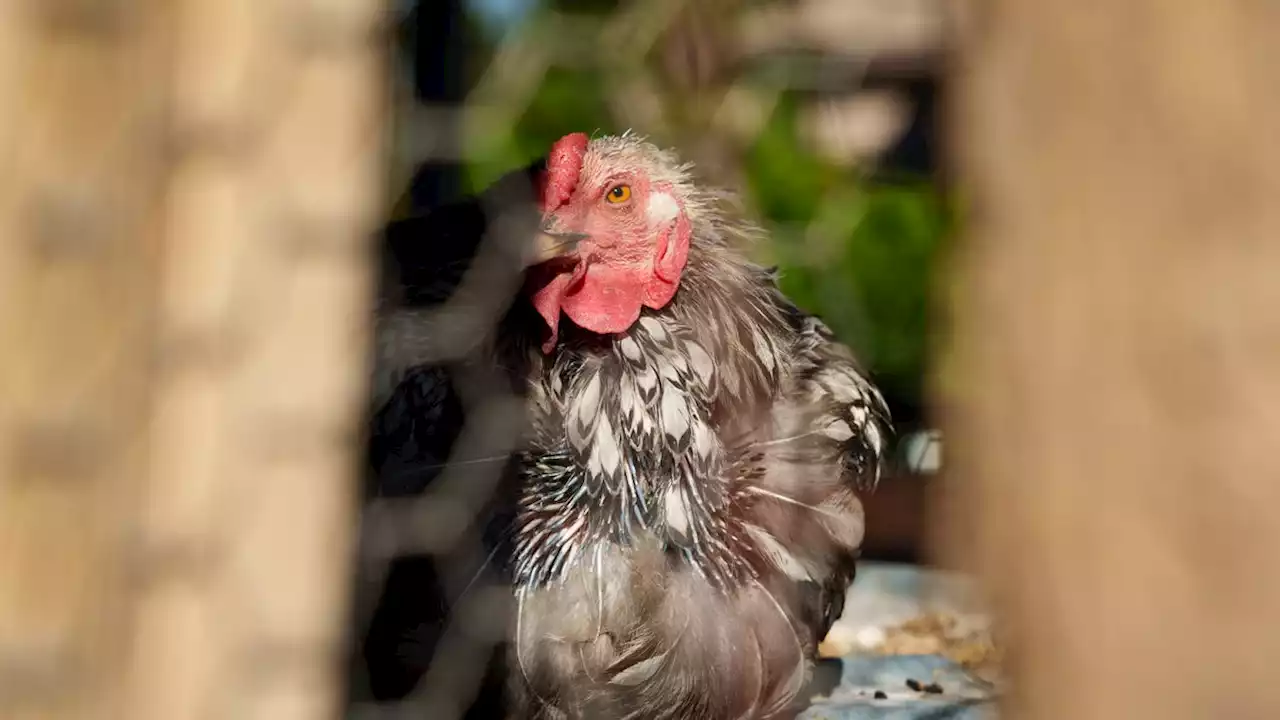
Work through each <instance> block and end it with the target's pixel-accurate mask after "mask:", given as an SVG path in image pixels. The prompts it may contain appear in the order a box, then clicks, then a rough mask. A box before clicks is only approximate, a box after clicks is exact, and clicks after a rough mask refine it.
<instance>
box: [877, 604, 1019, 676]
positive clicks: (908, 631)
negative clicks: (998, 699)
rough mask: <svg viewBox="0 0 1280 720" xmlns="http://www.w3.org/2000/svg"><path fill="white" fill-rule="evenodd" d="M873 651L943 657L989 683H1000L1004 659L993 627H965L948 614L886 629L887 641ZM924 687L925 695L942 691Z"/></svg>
mask: <svg viewBox="0 0 1280 720" xmlns="http://www.w3.org/2000/svg"><path fill="white" fill-rule="evenodd" d="M871 651H872V652H874V653H877V654H880V655H941V656H943V657H945V658H947V659H948V660H950V661H951V662H953V663H955V664H957V665H959V666H961V667H963V668H964V669H965V670H967V671H968V672H970V673H972V674H973V675H975V676H976V677H979V678H981V679H983V680H986V681H988V682H995V681H996V680H998V678H999V674H1000V673H999V669H1000V663H1001V657H1002V656H1001V652H1000V649H999V648H998V647H997V645H996V642H995V638H994V636H993V633H992V632H991V630H990V628H985V627H965V625H964V624H963V623H961V622H960V620H959V619H958V618H956V617H955V616H954V615H949V614H945V613H928V614H925V615H921V616H919V617H915V618H912V619H910V620H908V621H906V622H904V623H902V624H901V625H898V626H896V627H890V628H887V629H886V630H885V639H884V642H882V643H880V644H879V645H878V646H877V647H874V648H872V649H871ZM931 685H934V686H936V683H931ZM925 688H926V686H925V685H924V684H921V687H920V689H921V690H923V691H925V692H941V688H939V689H938V690H937V691H934V690H932V689H925ZM913 689H916V688H913Z"/></svg>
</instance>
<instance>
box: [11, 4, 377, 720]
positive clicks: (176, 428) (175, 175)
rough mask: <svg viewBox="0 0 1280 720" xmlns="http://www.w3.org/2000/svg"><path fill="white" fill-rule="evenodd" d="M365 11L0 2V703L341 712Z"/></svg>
mask: <svg viewBox="0 0 1280 720" xmlns="http://www.w3.org/2000/svg"><path fill="white" fill-rule="evenodd" d="M381 9H382V8H381V7H380V3H379V2H377V0H347V1H345V2H337V1H324V0H280V1H278V2H270V3H264V2H257V1H255V0H182V1H180V2H159V1H158V0H154V1H153V0H117V1H115V2H106V3H85V2H74V1H72V0H40V1H39V2H7V3H0V109H2V111H0V157H3V158H4V172H3V173H0V238H3V240H0V578H3V581H2V582H0V716H3V717H5V718H10V717H13V718H59V719H61V718H90V717H92V718H120V719H121V720H175V719H176V718H206V719H209V718H228V719H231V718H234V719H236V720H239V719H240V718H245V719H256V718H270V719H271V720H289V719H292V718H321V717H334V716H336V713H337V708H336V703H335V701H336V699H337V696H338V687H337V681H338V679H339V674H340V669H341V663H340V659H341V652H340V644H341V642H342V641H343V639H344V638H343V637H342V634H341V628H340V622H341V620H342V619H343V618H344V617H345V613H344V608H343V604H344V602H345V599H346V597H347V592H346V588H345V586H344V582H345V580H346V573H347V568H348V557H349V556H350V554H351V548H350V541H351V532H352V522H353V520H354V514H353V511H352V504H353V500H354V495H355V493H354V490H353V488H352V487H351V475H352V474H353V470H354V468H355V460H354V457H353V448H354V443H353V441H354V440H355V439H356V437H357V435H358V432H359V425H358V421H359V413H358V411H359V410H360V409H361V407H360V403H361V398H362V395H363V392H364V374H365V373H364V355H365V347H366V345H365V343H366V332H367V330H366V325H367V323H366V320H365V318H366V313H367V310H368V302H369V299H370V292H369V281H370V279H371V277H370V274H369V272H368V268H367V262H366V258H365V253H364V252H363V251H364V249H365V247H366V239H367V238H368V236H369V231H370V230H371V225H372V220H373V215H374V213H375V212H376V211H377V209H378V208H379V206H380V204H381V197H380V195H381V187H380V184H381V180H382V173H381V171H380V158H381V156H382V154H383V152H382V151H383V149H384V148H383V146H382V139H383V127H382V122H383V119H382V118H383V111H384V108H383V84H384V78H385V75H384V73H383V69H382V67H381V63H382V55H383V53H382V49H381V43H380V39H379V23H380V21H381V19H382V16H381V12H380V11H381Z"/></svg>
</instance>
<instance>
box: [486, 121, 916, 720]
mask: <svg viewBox="0 0 1280 720" xmlns="http://www.w3.org/2000/svg"><path fill="white" fill-rule="evenodd" d="M589 152H590V153H592V154H593V155H594V156H595V157H596V158H597V159H598V160H599V161H600V162H610V161H625V162H627V163H630V164H633V165H639V166H642V167H643V168H645V170H646V171H647V172H648V173H649V174H650V175H651V176H652V177H653V178H654V179H655V182H656V181H661V182H663V183H666V184H669V185H670V186H671V187H673V188H674V189H675V192H676V193H677V194H678V195H679V200H680V202H681V203H682V206H683V207H684V209H685V211H686V213H687V215H688V218H689V220H690V222H691V225H692V242H691V245H690V250H689V259H688V264H687V266H686V267H685V270H684V274H683V276H682V278H681V281H680V286H679V290H678V292H677V293H676V295H675V298H674V300H673V301H672V302H671V303H670V304H668V305H667V306H666V307H664V308H662V309H661V310H657V311H653V310H645V311H644V313H643V314H642V316H641V317H640V319H639V321H638V322H636V323H635V324H634V325H632V326H631V327H630V328H629V329H628V330H627V331H625V332H623V333H619V334H617V335H613V336H600V335H596V334H593V333H590V332H588V331H585V330H582V329H580V328H577V327H574V326H572V325H569V326H568V327H564V326H562V329H561V332H560V336H559V340H558V344H557V346H556V347H555V349H554V351H553V352H552V353H550V354H543V353H542V352H541V351H540V350H539V343H540V340H541V337H540V333H539V331H540V330H541V329H542V326H541V325H540V324H539V322H538V319H537V317H536V315H534V314H533V312H532V311H531V310H530V309H529V308H527V307H523V306H521V305H520V304H518V303H517V305H516V306H515V307H514V308H513V309H512V311H511V312H510V313H509V314H508V315H507V317H506V318H505V320H504V321H503V322H502V323H501V324H500V325H499V327H498V328H497V331H496V332H495V333H494V335H493V341H494V345H493V351H492V352H493V358H494V359H495V360H496V362H497V364H498V365H500V366H501V367H503V368H505V369H507V370H509V371H511V372H512V373H513V374H515V375H516V376H518V377H517V378H516V379H517V380H518V381H520V382H521V383H523V385H524V387H525V390H526V391H527V393H526V397H527V408H528V412H529V424H530V432H529V437H528V439H527V444H526V445H525V447H524V448H523V449H522V451H521V452H520V463H519V465H520V471H519V472H520V489H519V497H518V500H517V502H516V507H515V509H514V513H515V521H514V526H513V527H512V528H511V534H512V538H513V545H512V556H511V558H510V564H509V569H510V572H511V577H512V581H513V583H514V593H515V596H516V605H517V611H516V617H515V618H513V627H512V637H511V640H512V642H511V649H510V654H509V655H510V660H509V665H510V668H511V670H510V672H511V682H510V688H511V692H512V693H513V697H514V698H515V699H516V701H517V702H516V707H517V710H518V712H517V714H518V715H519V716H521V717H529V718H672V719H675V718H690V719H692V718H698V719H704V718H705V719H707V720H720V719H726V720H728V719H731V718H735V719H736V718H780V717H789V716H791V715H793V714H794V712H795V709H796V706H795V702H796V700H797V694H798V693H799V691H800V690H801V688H802V687H803V685H804V683H805V681H806V679H807V677H808V674H809V672H810V669H811V663H812V660H813V657H814V654H815V648H816V645H817V643H818V642H819V641H820V640H821V639H822V637H823V636H824V635H825V634H826V631H827V629H828V628H829V627H830V625H831V623H832V622H833V621H834V619H835V617H836V616H838V615H839V613H840V608H841V604H842V603H843V596H844V590H845V588H846V587H847V585H848V583H849V582H850V581H851V580H852V577H853V573H854V560H855V558H856V556H857V552H858V548H859V546H860V544H861V541H862V535H863V529H864V524H863V513H862V506H861V503H860V501H859V500H858V498H857V495H856V494H855V491H856V490H858V489H869V488H871V487H873V486H874V485H875V484H876V483H877V482H878V480H879V478H880V473H881V465H882V461H883V456H884V451H885V447H886V445H887V442H888V433H889V428H890V425H889V415H888V410H887V408H886V406H885V403H884V400H883V399H882V398H881V396H880V394H879V392H877V391H876V389H875V388H874V387H873V386H872V384H871V383H870V382H869V381H868V379H867V378H866V376H865V375H864V373H863V372H862V370H861V369H860V368H859V366H858V364H857V363H856V361H855V360H854V358H853V356H852V354H851V353H850V352H849V350H848V349H847V348H845V347H843V346H841V345H839V344H838V343H836V342H835V340H834V339H833V338H832V336H831V334H830V332H829V331H828V330H827V329H826V327H825V326H823V325H822V323H821V322H819V321H818V320H817V319H816V318H813V317H810V316H807V315H806V314H804V313H802V312H801V311H799V310H797V309H796V308H795V307H794V306H793V305H792V304H791V303H790V302H789V301H787V300H786V298H784V297H783V296H782V295H781V294H780V292H779V291H778V289H777V286H776V283H775V281H774V277H773V275H772V274H771V273H770V272H769V271H766V270H765V269H763V268H760V267H758V266H755V265H753V264H751V263H750V262H748V261H747V260H746V259H745V258H744V256H742V255H741V254H740V252H741V247H742V245H743V244H744V243H746V242H749V241H750V240H751V239H752V238H753V236H754V235H755V234H756V232H757V231H756V230H755V229H754V228H752V227H750V226H748V225H746V224H743V223H740V222H738V221H735V220H734V219H733V216H732V214H731V213H729V212H726V211H724V209H723V208H724V203H723V198H721V197H720V196H718V195H716V194H715V193H712V192H710V191H707V190H705V189H703V188H701V187H699V186H698V185H696V184H694V183H693V181H692V180H691V178H690V175H689V168H688V167H687V166H683V165H681V164H680V163H679V162H678V161H677V160H676V158H675V157H674V156H673V155H671V154H670V153H668V152H666V151H661V150H658V149H657V148H655V147H654V146H652V145H650V144H648V143H646V142H645V141H643V140H642V139H640V138H637V137H634V136H622V137H604V138H597V139H595V140H592V141H591V145H590V149H589ZM566 325H568V324H567V323H566Z"/></svg>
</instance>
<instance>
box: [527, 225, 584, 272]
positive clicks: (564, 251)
mask: <svg viewBox="0 0 1280 720" xmlns="http://www.w3.org/2000/svg"><path fill="white" fill-rule="evenodd" d="M586 237H587V236H586V235H583V234H582V233H560V232H551V231H550V230H547V229H546V228H543V229H541V230H539V231H538V234H537V236H535V237H534V242H533V252H532V258H531V259H530V261H529V265H530V266H533V265H541V264H542V263H545V262H550V261H552V260H555V259H557V258H562V257H567V256H569V255H572V254H574V253H575V252H577V251H578V243H580V242H581V241H582V240H583V239H585V238H586Z"/></svg>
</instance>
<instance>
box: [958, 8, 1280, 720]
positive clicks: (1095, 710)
mask: <svg viewBox="0 0 1280 720" xmlns="http://www.w3.org/2000/svg"><path fill="white" fill-rule="evenodd" d="M972 5H973V7H972V9H971V10H972V11H971V12H970V13H968V17H967V18H966V19H967V23H966V25H965V26H964V35H963V37H962V38H961V40H962V46H961V47H962V51H963V52H962V55H961V57H962V65H961V66H960V67H958V68H957V72H958V79H959V81H960V91H959V93H958V96H957V97H956V98H955V99H956V104H955V106H954V108H955V109H957V110H959V115H958V117H957V118H956V119H957V121H958V124H957V125H956V127H955V130H956V132H955V133H954V134H953V136H952V141H953V149H954V151H955V152H956V153H957V155H958V157H959V159H960V161H961V162H960V165H961V169H962V171H963V173H962V175H963V176H964V177H963V182H964V183H967V192H968V193H969V194H970V196H971V197H970V198H969V199H971V200H972V201H973V206H972V208H971V212H970V216H969V220H970V225H969V228H968V232H967V237H966V238H965V239H964V243H963V250H962V252H961V253H960V256H959V258H958V262H959V267H960V269H961V270H962V272H963V274H964V275H963V277H962V278H961V279H960V280H959V281H958V282H959V292H958V297H959V299H960V301H961V302H960V305H959V307H958V309H957V312H956V316H955V326H954V333H955V337H956V340H955V348H954V349H955V352H956V354H955V356H954V357H953V358H952V360H953V364H951V365H949V366H948V367H947V368H946V369H945V371H944V372H945V373H946V374H945V380H944V382H943V383H942V384H943V385H945V386H946V387H947V388H949V390H950V391H951V392H952V393H953V396H952V397H951V398H949V401H950V402H951V403H954V405H953V409H954V412H953V413H951V414H950V416H949V417H948V420H949V421H950V422H949V427H948V432H949V434H948V436H947V437H948V438H949V439H950V440H952V442H950V443H949V445H948V448H949V450H950V451H951V452H950V453H949V456H948V462H949V463H950V462H952V461H954V463H955V464H953V465H951V466H950V467H951V470H952V471H954V476H953V477H952V478H951V480H953V482H952V483H951V489H952V490H953V491H955V492H957V493H958V494H959V497H958V498H954V497H953V498H952V500H954V501H955V502H949V503H945V504H943V505H942V506H940V508H939V511H940V512H945V513H948V517H947V518H946V520H947V522H946V523H943V525H945V527H946V531H945V532H944V534H943V536H942V542H941V548H942V551H943V553H944V555H946V556H947V557H949V558H950V559H951V560H952V561H957V562H961V563H965V564H969V565H971V566H976V567H978V568H980V569H981V570H982V571H983V572H984V576H985V579H986V580H987V581H988V582H989V584H990V587H991V588H992V590H993V591H994V593H995V597H996V599H997V601H998V602H997V609H998V610H1000V611H1002V612H1003V613H1004V615H1003V619H1004V620H1005V621H1006V622H1007V623H1008V625H1009V627H1008V629H1009V631H1010V632H1011V633H1012V635H1011V643H1012V646H1013V647H1012V654H1013V658H1014V665H1013V667H1012V670H1013V673H1014V677H1013V680H1014V682H1015V683H1016V684H1017V686H1016V690H1015V693H1014V694H1013V696H1012V697H1011V698H1010V699H1009V702H1008V703H1007V711H1006V715H1007V716H1008V717H1011V718H1018V719H1019V720H1025V719H1028V718H1034V719H1037V720H1039V719H1047V718H1064V719H1066V718H1071V719H1072V720H1081V719H1084V718H1125V719H1131V718H1162V719H1165V720H1172V719H1177V718H1186V719H1188V720H1190V719H1192V718H1195V719H1197V720H1200V719H1203V718H1270V717H1280V684H1277V683H1276V682H1275V681H1274V677H1273V673H1274V667H1275V659H1276V658H1277V657H1280V575H1277V573H1276V572H1275V569H1276V566H1277V557H1278V553H1280V523H1277V522H1276V517H1275V513H1276V508H1277V507H1280V482H1277V480H1278V479H1280V453H1278V452H1277V445H1276V441H1277V438H1280V282H1278V281H1277V268H1280V242H1277V239H1278V238H1280V203H1277V202H1276V200H1275V198H1276V197H1278V196H1280V147H1278V146H1277V140H1276V138H1277V135H1276V133H1275V132H1274V130H1273V129H1274V128H1275V127H1277V124H1278V123H1280V84H1277V82H1276V75H1275V73H1276V68H1278V67H1280V44H1277V43H1276V42H1275V38H1276V36H1277V33H1280V6H1275V5H1273V4H1269V3H1251V2H1242V1H1238V0H1223V1H1222V2H1214V3H1186V4H1171V3H1168V2H1161V1H1159V0H1143V1H1140V2H1129V3H1113V2H1086V3H1080V2H1066V1H1050V2H1037V3H1027V2H1015V1H1014V0H995V1H992V2H985V3H973V4H972ZM938 519H939V521H940V522H941V520H942V519H943V518H942V517H941V516H939V518H938Z"/></svg>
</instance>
